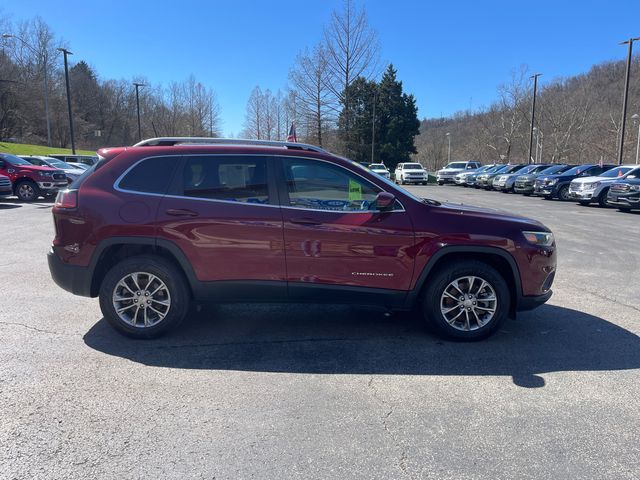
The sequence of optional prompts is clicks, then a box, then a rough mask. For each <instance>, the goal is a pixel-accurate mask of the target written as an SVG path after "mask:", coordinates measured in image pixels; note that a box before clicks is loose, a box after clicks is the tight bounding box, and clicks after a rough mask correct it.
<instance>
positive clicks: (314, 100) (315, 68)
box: [289, 45, 332, 146]
mask: <svg viewBox="0 0 640 480" xmlns="http://www.w3.org/2000/svg"><path fill="white" fill-rule="evenodd" d="M289 79H290V81H291V84H292V87H293V89H294V90H295V92H296V94H297V98H298V99H299V105H300V107H301V109H302V111H303V114H304V115H305V116H306V117H308V118H309V121H308V122H307V123H308V134H309V137H310V138H309V139H308V140H309V141H311V142H313V143H315V144H317V145H319V146H322V133H323V130H324V129H325V127H326V125H327V123H328V117H329V106H330V103H331V98H332V90H331V88H330V80H331V78H330V71H329V67H328V62H327V54H326V51H325V47H324V46H323V45H318V46H316V47H315V48H314V49H313V51H312V52H311V53H309V52H305V53H304V54H302V55H298V57H297V58H296V63H295V65H294V67H293V69H292V70H291V71H290V72H289Z"/></svg>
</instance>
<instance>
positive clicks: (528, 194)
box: [523, 193, 531, 197]
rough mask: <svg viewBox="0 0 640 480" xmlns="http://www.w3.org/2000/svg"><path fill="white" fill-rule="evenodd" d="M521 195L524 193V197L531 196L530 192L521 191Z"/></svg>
mask: <svg viewBox="0 0 640 480" xmlns="http://www.w3.org/2000/svg"><path fill="white" fill-rule="evenodd" d="M523 195H524V196H525V197H530V196H531V194H530V193H523Z"/></svg>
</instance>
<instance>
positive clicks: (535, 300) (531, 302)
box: [516, 290, 553, 312]
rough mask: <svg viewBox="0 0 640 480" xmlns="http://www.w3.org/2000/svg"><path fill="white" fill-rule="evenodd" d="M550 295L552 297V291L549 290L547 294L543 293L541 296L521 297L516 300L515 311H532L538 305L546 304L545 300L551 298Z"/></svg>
mask: <svg viewBox="0 0 640 480" xmlns="http://www.w3.org/2000/svg"><path fill="white" fill-rule="evenodd" d="M551 295H553V291H552V290H549V291H548V292H546V293H543V294H542V295H536V296H526V297H525V296H522V297H520V298H519V299H518V305H517V306H516V310H517V311H518V312H525V311H527V310H533V309H534V308H537V307H539V306H540V305H543V304H545V303H547V300H549V299H550V298H551Z"/></svg>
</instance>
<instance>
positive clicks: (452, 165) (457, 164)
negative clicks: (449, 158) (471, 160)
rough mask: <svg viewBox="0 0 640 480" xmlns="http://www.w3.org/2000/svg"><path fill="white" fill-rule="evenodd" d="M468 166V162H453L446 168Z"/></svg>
mask: <svg viewBox="0 0 640 480" xmlns="http://www.w3.org/2000/svg"><path fill="white" fill-rule="evenodd" d="M466 166H467V164H466V162H453V163H450V164H449V165H447V166H446V167H444V168H465V167H466Z"/></svg>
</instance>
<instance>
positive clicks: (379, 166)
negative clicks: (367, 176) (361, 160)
mask: <svg viewBox="0 0 640 480" xmlns="http://www.w3.org/2000/svg"><path fill="white" fill-rule="evenodd" d="M369 168H370V169H371V170H386V169H387V167H385V166H384V163H372V164H371V165H369Z"/></svg>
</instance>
